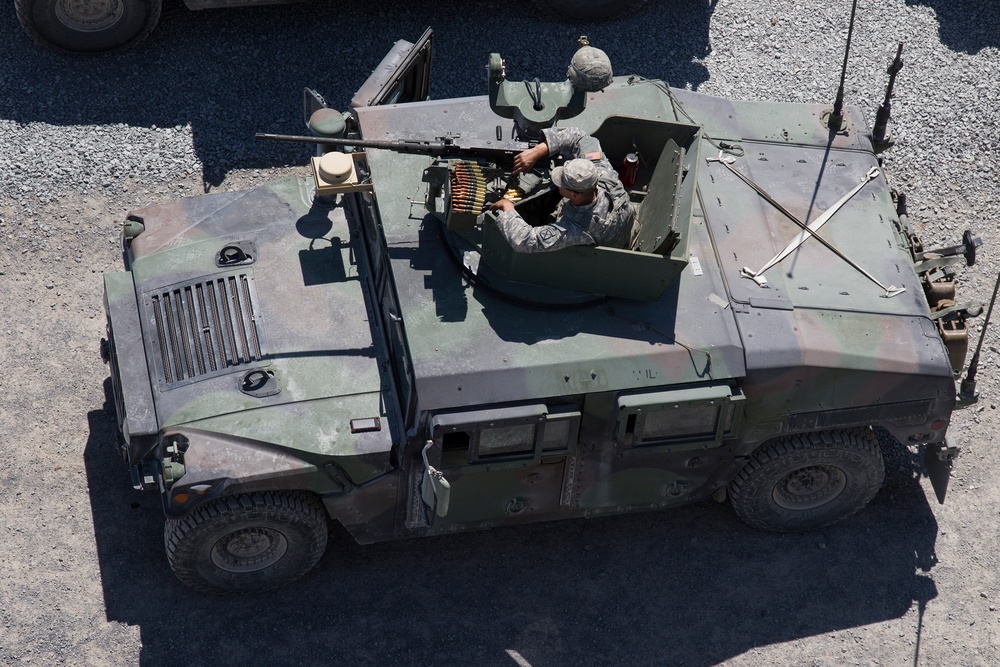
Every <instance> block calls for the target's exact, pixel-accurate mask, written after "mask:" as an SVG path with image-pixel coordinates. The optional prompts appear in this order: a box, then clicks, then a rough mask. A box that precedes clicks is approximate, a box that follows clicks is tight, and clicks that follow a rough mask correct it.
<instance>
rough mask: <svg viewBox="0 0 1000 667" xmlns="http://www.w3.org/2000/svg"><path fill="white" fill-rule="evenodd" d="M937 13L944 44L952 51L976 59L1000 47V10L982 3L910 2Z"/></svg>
mask: <svg viewBox="0 0 1000 667" xmlns="http://www.w3.org/2000/svg"><path fill="white" fill-rule="evenodd" d="M906 4H907V5H922V6H924V7H930V8H931V9H933V10H934V14H935V16H936V18H937V21H938V35H939V37H940V39H941V43H942V44H944V45H945V46H947V47H948V48H949V49H951V50H952V51H961V52H963V53H968V54H970V55H975V54H977V53H979V52H980V51H981V50H983V49H985V48H989V47H994V48H996V47H1000V32H998V31H997V23H998V22H1000V9H998V7H997V4H996V3H992V2H981V0H906Z"/></svg>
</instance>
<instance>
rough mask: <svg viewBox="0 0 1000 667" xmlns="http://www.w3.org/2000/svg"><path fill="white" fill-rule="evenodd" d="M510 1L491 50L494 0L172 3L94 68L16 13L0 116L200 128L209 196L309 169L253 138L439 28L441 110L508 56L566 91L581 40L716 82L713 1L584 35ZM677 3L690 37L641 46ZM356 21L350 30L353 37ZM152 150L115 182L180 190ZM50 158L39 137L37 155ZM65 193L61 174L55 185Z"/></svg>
mask: <svg viewBox="0 0 1000 667" xmlns="http://www.w3.org/2000/svg"><path fill="white" fill-rule="evenodd" d="M512 4H513V5H514V7H513V8H508V9H506V10H504V13H505V14H508V15H519V16H520V17H521V18H520V21H521V25H522V27H521V28H520V29H518V28H516V27H513V26H512V27H511V28H510V29H508V30H498V31H493V32H492V33H491V37H490V38H489V39H487V40H485V41H483V40H482V30H481V29H478V28H476V29H474V27H475V26H478V25H482V24H495V22H496V19H497V18H498V17H497V11H498V10H497V7H496V3H493V2H488V1H487V0H470V1H459V0H442V1H440V2H433V3H416V5H415V4H414V3H406V2H403V1H402V0H390V1H389V2H379V3H357V2H349V1H348V0H322V1H316V2H311V3H305V4H294V5H276V6H264V7H244V8H234V9H226V10H211V11H190V10H187V9H186V8H185V7H184V6H183V3H182V2H181V0H168V1H167V6H166V7H165V10H164V15H163V18H162V19H161V22H160V24H159V25H158V26H157V28H156V30H154V32H153V33H152V35H151V36H150V37H149V38H148V39H147V40H146V41H144V42H142V43H141V44H140V45H139V46H138V47H137V48H135V49H133V50H131V51H128V52H125V53H120V54H109V55H98V56H90V57H73V56H63V55H57V54H53V53H50V52H48V51H46V50H44V49H42V48H41V47H38V46H36V45H34V44H33V43H32V42H31V41H30V39H29V38H28V37H27V36H26V35H24V34H23V32H22V30H21V28H20V26H19V25H18V23H17V19H16V18H15V16H14V12H4V13H3V14H2V16H0V43H3V44H5V45H6V46H5V47H0V48H6V49H7V50H8V51H9V52H10V56H9V58H10V62H9V64H8V66H7V67H6V68H4V69H5V71H4V72H0V87H2V88H3V90H4V95H3V96H0V118H4V119H7V120H10V121H14V122H15V123H17V124H18V125H20V126H29V125H31V124H33V123H44V124H49V125H54V126H57V127H59V126H66V127H74V126H80V125H100V126H116V125H124V126H136V127H145V128H153V127H155V128H160V129H161V130H163V131H165V132H184V131H188V130H187V128H190V130H189V131H190V133H191V135H192V140H193V149H194V157H195V158H197V161H198V162H199V163H200V164H201V165H202V167H201V168H202V180H203V182H204V186H205V188H206V190H207V189H210V188H213V187H215V186H218V185H219V184H220V183H222V181H223V180H224V179H225V177H226V174H227V173H229V172H230V171H233V170H237V169H256V168H261V169H266V168H271V167H275V166H282V165H288V164H303V163H305V162H306V161H307V160H308V157H309V155H310V152H311V148H310V146H308V145H306V144H282V143H274V142H254V141H252V140H251V139H250V137H252V136H253V134H254V133H255V132H268V133H281V134H302V133H304V131H305V127H304V119H303V112H302V106H301V105H302V89H303V88H304V87H306V86H309V87H312V88H314V89H316V90H319V91H320V92H322V93H323V94H324V95H325V96H326V99H327V101H328V103H329V104H330V105H331V106H332V107H334V108H337V109H342V110H343V109H346V108H347V107H348V104H349V102H350V99H351V97H352V96H353V94H354V92H355V91H356V90H357V89H358V88H359V87H360V86H361V84H362V83H363V82H364V81H365V79H366V78H367V77H368V75H369V73H370V72H371V71H372V70H373V69H374V68H375V67H376V65H378V63H379V62H380V61H381V59H382V57H383V56H384V55H385V54H386V53H387V52H388V51H389V49H390V48H391V46H392V45H393V43H394V42H395V41H396V40H397V39H408V40H410V41H413V40H415V39H416V38H417V37H418V36H419V34H420V31H421V30H422V28H423V27H424V26H431V27H433V28H435V31H436V32H435V53H434V61H435V62H441V63H468V68H467V70H466V71H464V72H463V71H460V70H456V68H454V67H449V68H441V67H439V68H438V69H437V70H433V69H432V79H431V80H432V84H431V95H432V97H433V98H435V99H442V98H447V97H462V96H469V95H485V94H486V92H487V90H486V78H485V76H483V75H482V72H483V71H484V66H485V65H486V63H487V59H488V57H489V54H490V52H493V51H496V52H499V53H501V54H502V55H504V56H505V57H506V58H507V62H508V69H509V71H510V73H511V76H513V77H519V78H534V77H536V76H538V77H540V78H541V79H542V80H543V81H544V80H562V79H563V78H564V77H565V72H566V67H567V65H568V63H569V59H570V57H571V56H572V53H573V51H574V49H575V39H576V35H578V34H580V33H587V34H589V36H590V39H591V41H592V42H593V43H594V44H595V45H599V46H601V47H602V48H604V49H605V50H606V51H608V53H609V55H610V57H611V58H612V62H613V63H614V64H615V68H616V71H617V72H619V73H621V74H631V73H636V74H642V75H646V76H653V77H658V78H663V79H666V80H668V81H670V82H671V83H673V84H674V85H679V86H685V85H687V86H690V87H693V88H694V87H697V86H698V85H699V84H700V83H702V82H703V81H705V80H706V79H707V76H708V75H707V72H706V71H705V68H704V67H703V66H702V65H701V64H700V63H699V62H696V61H697V60H698V59H701V58H703V57H704V55H705V53H706V52H707V49H708V26H709V16H710V13H711V8H712V5H711V4H710V3H708V2H706V0H672V1H670V2H669V3H668V0H652V1H651V2H649V3H648V4H647V5H646V6H645V7H644V8H643V10H642V11H640V12H638V13H637V14H636V15H634V16H631V17H628V18H624V19H620V20H617V21H611V22H607V23H599V24H580V25H573V24H570V23H560V22H558V21H555V20H552V19H548V18H546V17H544V16H543V15H542V14H541V13H540V12H539V11H538V10H537V9H536V8H535V7H534V6H533V5H532V4H531V3H530V2H529V0H513V2H512ZM668 4H669V6H670V9H671V11H672V12H677V13H678V14H683V16H684V22H685V26H686V27H687V28H686V30H685V31H684V34H683V36H682V37H681V38H680V39H678V40H676V41H673V42H671V43H670V44H669V45H660V43H659V42H658V41H657V46H656V50H655V52H650V51H649V50H648V49H647V48H637V45H638V44H645V43H647V42H649V41H651V40H649V39H648V35H649V34H652V32H655V26H656V25H658V24H666V22H668V21H673V18H672V14H671V15H670V16H667V15H665V14H664V11H665V8H666V7H665V6H666V5H668ZM675 5H676V7H675ZM345 22H349V23H350V29H344V24H345ZM651 31H652V32H651ZM630 35H634V36H636V37H637V38H640V37H641V39H630V38H629V36H630ZM192 54H197V55H192ZM304 63H305V64H304ZM125 91H127V92H125ZM163 91H169V95H164V94H163ZM206 91H208V92H206ZM152 100H155V104H153V103H151V101H152ZM448 129H449V128H428V129H427V131H428V135H431V134H433V133H435V132H437V133H439V134H440V133H441V132H443V131H446V130H448ZM459 129H460V128H459ZM56 131H58V130H56ZM113 131H114V132H116V133H117V132H119V130H118V129H115V130H113ZM42 134H44V133H42ZM136 140H137V139H136ZM143 140H145V139H143ZM137 147H138V148H142V146H137ZM133 148H136V147H133ZM146 148H148V151H147V157H148V158H149V159H148V163H149V166H148V170H147V171H146V172H144V173H131V172H129V173H124V172H123V173H121V174H118V176H119V177H120V178H122V179H124V178H134V179H138V180H141V181H142V180H147V179H148V181H149V182H150V183H156V182H158V181H163V180H172V179H173V178H174V177H175V175H174V174H173V173H172V172H169V169H170V166H169V165H165V164H161V163H159V162H158V161H157V159H156V150H157V148H156V147H155V146H149V147H146ZM47 149H48V147H47V146H46V143H45V139H44V137H43V136H41V135H40V136H39V140H38V146H37V148H36V150H37V151H39V152H41V151H44V150H47ZM81 149H82V150H85V149H86V147H85V146H81ZM164 170H167V171H164ZM165 174H166V175H165ZM57 185H58V180H57V178H56V176H55V175H54V176H53V187H55V186H57Z"/></svg>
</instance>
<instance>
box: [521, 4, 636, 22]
mask: <svg viewBox="0 0 1000 667" xmlns="http://www.w3.org/2000/svg"><path fill="white" fill-rule="evenodd" d="M535 4H536V5H538V8H539V9H541V10H542V12H544V13H545V14H548V15H549V16H551V17H552V18H555V19H559V20H560V21H569V22H571V23H589V22H592V21H608V20H610V19H617V18H621V17H623V16H628V15H629V14H631V13H633V12H634V11H636V10H637V9H639V7H642V6H643V5H644V4H646V0H535Z"/></svg>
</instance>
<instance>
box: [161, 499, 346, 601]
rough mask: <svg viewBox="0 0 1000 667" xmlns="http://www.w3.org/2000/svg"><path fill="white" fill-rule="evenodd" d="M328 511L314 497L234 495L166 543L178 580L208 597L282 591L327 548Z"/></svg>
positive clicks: (174, 531)
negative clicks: (211, 594)
mask: <svg viewBox="0 0 1000 667" xmlns="http://www.w3.org/2000/svg"><path fill="white" fill-rule="evenodd" d="M327 534H328V524H327V518H326V511H325V510H324V509H323V506H322V504H321V503H320V502H319V500H318V499H317V498H316V497H315V496H311V495H308V494H304V493H295V492H290V491H268V492H264V493H251V494H243V495H238V496H229V497H226V498H220V499H219V500H216V501H214V502H210V503H208V504H207V505H205V506H203V507H199V508H198V509H196V510H195V511H194V512H192V513H191V514H189V515H188V516H186V517H184V518H183V519H167V524H166V526H165V527H164V531H163V540H164V543H165V544H166V548H167V560H168V561H169V562H170V568H171V569H172V570H173V571H174V574H176V575H177V578H178V579H180V580H181V581H182V582H184V583H185V584H187V585H188V586H190V587H191V588H193V589H194V590H196V591H199V592H203V593H216V594H227V593H250V592H257V591H265V590H270V589H273V588H278V587H280V586H283V585H285V584H288V583H290V582H292V581H295V580H296V579H298V578H299V577H301V576H302V575H304V574H305V573H306V572H308V571H309V570H311V569H312V567H313V566H314V565H316V563H317V562H318V561H319V559H320V557H321V556H322V555H323V551H324V550H325V549H326V538H327Z"/></svg>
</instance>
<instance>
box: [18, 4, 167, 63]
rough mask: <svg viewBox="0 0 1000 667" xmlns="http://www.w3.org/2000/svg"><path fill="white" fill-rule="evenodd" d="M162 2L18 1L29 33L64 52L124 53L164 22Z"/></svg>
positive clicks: (21, 18) (25, 27)
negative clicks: (161, 10)
mask: <svg viewBox="0 0 1000 667" xmlns="http://www.w3.org/2000/svg"><path fill="white" fill-rule="evenodd" d="M161 2H162V0H14V10H15V11H16V12H17V18H18V20H19V21H20V22H21V25H22V26H23V27H24V30H25V32H27V33H28V34H29V35H31V36H32V37H33V38H35V40H37V41H38V42H40V43H41V44H43V45H44V46H47V47H48V48H50V49H52V50H54V51H59V52H62V53H100V52H103V51H122V50H124V49H127V48H129V47H130V46H132V45H134V44H135V43H137V42H139V41H140V40H142V39H143V38H145V37H146V36H147V35H149V33H150V32H152V30H153V28H154V27H155V26H156V22H157V21H158V20H159V19H160V8H161Z"/></svg>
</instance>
